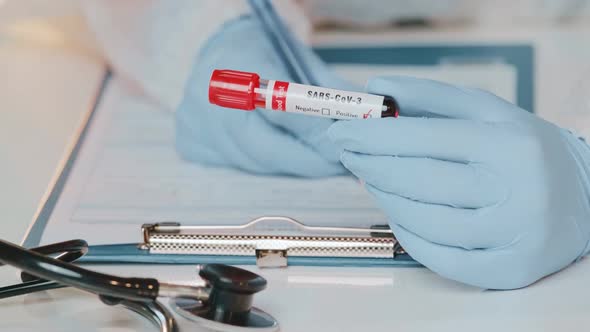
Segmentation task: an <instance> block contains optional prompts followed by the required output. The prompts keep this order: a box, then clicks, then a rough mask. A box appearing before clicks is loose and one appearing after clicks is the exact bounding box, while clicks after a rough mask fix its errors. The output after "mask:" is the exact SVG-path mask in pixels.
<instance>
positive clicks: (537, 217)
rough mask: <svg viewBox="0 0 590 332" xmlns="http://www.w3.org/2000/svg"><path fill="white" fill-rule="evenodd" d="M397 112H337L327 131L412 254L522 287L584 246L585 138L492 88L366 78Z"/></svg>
mask: <svg viewBox="0 0 590 332" xmlns="http://www.w3.org/2000/svg"><path fill="white" fill-rule="evenodd" d="M368 90H369V91H368V92H369V93H376V94H384V95H392V96H395V98H396V99H397V101H398V103H399V105H400V109H401V115H402V116H401V117H400V118H398V119H394V120H391V119H375V120H364V121H339V122H337V123H335V124H334V125H332V127H331V128H330V130H329V136H330V137H331V139H332V141H333V142H335V143H336V144H337V145H339V146H340V147H342V148H343V149H344V152H343V153H342V155H341V157H340V159H341V161H342V163H343V164H344V166H345V167H346V168H348V169H349V170H350V171H351V172H352V173H353V174H354V175H356V176H357V177H358V178H360V179H362V180H364V181H365V182H366V187H367V189H368V190H369V191H370V192H371V193H372V195H373V196H374V197H375V199H376V201H377V202H378V204H379V206H380V207H381V208H382V209H383V210H384V211H385V212H386V213H387V215H388V216H389V220H390V224H391V227H392V229H393V231H394V233H395V234H396V236H397V238H398V240H399V241H400V243H401V244H402V246H403V247H404V248H405V249H406V250H407V251H408V252H409V254H410V255H411V256H412V257H413V258H415V259H416V260H417V261H419V262H420V263H422V264H424V265H425V266H426V267H428V268H430V269H431V270H433V271H435V272H437V273H439V274H440V275H442V276H445V277H448V278H450V279H454V280H458V281H461V282H464V283H467V284H471V285H476V286H480V287H484V288H492V289H512V288H519V287H524V286H527V285H529V284H531V283H533V282H535V281H536V280H538V279H540V278H542V277H544V276H547V275H549V274H551V273H554V272H556V271H559V270H560V269H563V268H564V267H566V266H568V265H569V264H571V263H572V262H574V261H575V260H577V259H578V258H580V257H582V256H583V255H585V254H586V253H587V252H588V250H589V248H588V242H589V240H590V194H589V191H590V178H589V176H590V173H589V167H590V148H589V147H588V146H587V145H586V143H585V142H584V141H583V140H581V139H579V138H578V137H576V136H574V135H573V134H572V133H570V132H568V131H566V130H564V129H561V128H559V127H557V126H555V125H553V124H551V123H549V122H546V121H544V120H542V119H541V118H539V117H537V116H535V115H533V114H531V113H528V112H526V111H524V110H522V109H520V108H518V107H517V106H515V105H513V104H511V103H509V102H507V101H505V100H503V99H501V98H498V97H496V96H494V95H492V94H489V93H487V92H483V91H480V90H474V89H466V88H460V87H455V86H452V85H447V84H443V83H439V82H434V81H429V80H421V79H414V78H407V77H386V78H377V79H374V80H372V81H371V82H370V83H369V85H368Z"/></svg>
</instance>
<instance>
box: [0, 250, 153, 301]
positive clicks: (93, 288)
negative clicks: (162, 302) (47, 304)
mask: <svg viewBox="0 0 590 332" xmlns="http://www.w3.org/2000/svg"><path fill="white" fill-rule="evenodd" d="M43 249H45V250H43ZM50 249H51V248H50ZM37 250H39V248H38V249H37ZM41 250H43V251H50V250H47V249H46V248H41ZM63 255H76V254H75V253H64V254H63ZM62 258H63V256H62ZM0 262H1V263H3V264H6V265H11V266H14V267H16V268H18V269H21V270H22V271H24V272H26V273H27V274H29V275H33V276H35V277H38V278H41V279H44V280H34V279H33V278H28V279H30V280H29V281H25V287H26V288H29V292H30V291H31V289H33V290H34V289H36V288H37V290H44V289H51V288H60V287H65V286H72V287H76V288H79V289H82V290H86V291H88V292H91V293H94V294H98V295H102V296H109V297H113V298H118V299H126V300H131V301H139V302H150V301H154V300H155V299H156V298H157V297H158V291H159V282H158V280H156V279H152V278H122V277H117V276H112V275H108V274H103V273H99V272H95V271H90V270H86V269H84V268H81V267H79V266H76V265H74V264H71V263H68V262H64V261H61V260H59V259H56V258H52V257H48V256H45V255H43V254H41V253H38V252H34V251H32V250H27V249H25V248H23V247H20V246H18V245H15V244H12V243H9V242H6V241H4V240H0ZM23 279H25V278H23ZM48 280H51V281H54V282H55V283H57V284H58V285H51V284H47V283H51V281H48ZM21 287H22V284H21ZM10 290H11V289H8V290H7V291H10ZM17 291H18V293H15V294H14V295H18V294H24V293H25V292H24V290H23V291H19V290H15V292H17Z"/></svg>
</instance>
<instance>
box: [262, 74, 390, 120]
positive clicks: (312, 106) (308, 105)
mask: <svg viewBox="0 0 590 332" xmlns="http://www.w3.org/2000/svg"><path fill="white" fill-rule="evenodd" d="M268 91H269V92H271V93H267V95H266V108H267V109H272V110H274V111H283V112H289V113H301V114H307V115H315V116H321V117H326V118H332V119H340V120H351V119H369V118H380V117H381V110H382V107H383V100H384V98H385V97H383V96H377V95H371V94H368V93H361V92H351V91H342V90H336V89H328V88H322V87H317V86H311V85H302V84H296V83H289V82H282V81H269V82H268Z"/></svg>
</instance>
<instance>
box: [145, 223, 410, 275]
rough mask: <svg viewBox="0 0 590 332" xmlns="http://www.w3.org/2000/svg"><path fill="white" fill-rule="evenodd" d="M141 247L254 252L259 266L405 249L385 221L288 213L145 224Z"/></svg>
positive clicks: (165, 250) (156, 250)
mask: <svg viewBox="0 0 590 332" xmlns="http://www.w3.org/2000/svg"><path fill="white" fill-rule="evenodd" d="M142 233H143V243H142V244H141V245H140V248H141V249H143V250H149V252H150V254H187V255H223V256H255V257H256V264H257V265H258V266H259V267H284V266H287V265H288V262H287V259H288V257H324V258H371V259H375V258H377V259H392V258H395V256H396V255H400V254H405V251H404V250H403V248H402V247H401V246H400V245H399V243H398V242H397V240H396V239H395V237H394V235H393V233H392V231H391V229H389V227H388V226H386V225H383V226H381V225H379V226H373V227H371V228H353V227H318V226H306V225H304V224H302V223H300V222H299V221H297V220H295V219H292V218H289V217H261V218H257V219H254V220H252V221H250V222H248V223H247V224H244V225H239V226H189V225H181V224H179V223H175V222H164V223H157V224H145V225H143V226H142Z"/></svg>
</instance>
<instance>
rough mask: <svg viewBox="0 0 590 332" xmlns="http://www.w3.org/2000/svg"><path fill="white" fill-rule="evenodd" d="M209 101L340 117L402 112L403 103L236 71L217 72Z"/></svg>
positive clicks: (391, 99)
mask: <svg viewBox="0 0 590 332" xmlns="http://www.w3.org/2000/svg"><path fill="white" fill-rule="evenodd" d="M209 102H210V103H211V104H215V105H218V106H221V107H226V108H233V109H240V110H246V111H252V110H254V109H256V108H263V109H267V110H272V111H281V112H288V113H298V114H305V115H311V116H319V117H325V118H331V119H338V120H353V119H369V118H385V117H397V116H398V115H399V106H398V104H397V102H396V101H395V99H394V98H392V97H390V96H381V95H374V94H368V93H362V92H353V91H344V90H337V89H330V88H324V87H319V86H312V85H304V84H297V83H292V82H284V81H275V80H266V79H261V78H260V76H259V75H258V74H256V73H250V72H243V71H236V70H220V69H216V70H214V71H213V74H212V75H211V80H210V82H209Z"/></svg>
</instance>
